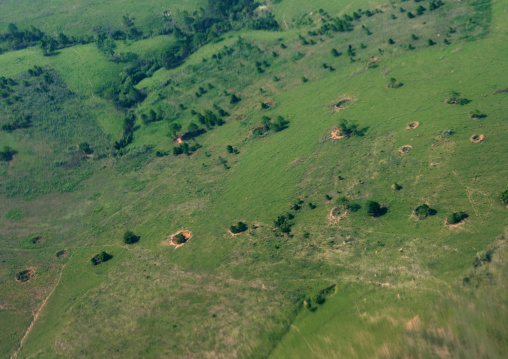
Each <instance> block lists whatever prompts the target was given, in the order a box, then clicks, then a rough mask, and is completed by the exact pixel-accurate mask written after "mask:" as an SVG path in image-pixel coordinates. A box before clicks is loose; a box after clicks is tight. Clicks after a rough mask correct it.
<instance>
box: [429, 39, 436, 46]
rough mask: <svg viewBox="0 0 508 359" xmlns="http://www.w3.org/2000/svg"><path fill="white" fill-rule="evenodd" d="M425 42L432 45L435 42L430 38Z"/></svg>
mask: <svg viewBox="0 0 508 359" xmlns="http://www.w3.org/2000/svg"><path fill="white" fill-rule="evenodd" d="M427 44H428V45H429V46H434V45H435V44H436V43H435V42H434V40H432V39H428V40H427Z"/></svg>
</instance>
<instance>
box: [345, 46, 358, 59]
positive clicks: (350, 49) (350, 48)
mask: <svg viewBox="0 0 508 359" xmlns="http://www.w3.org/2000/svg"><path fill="white" fill-rule="evenodd" d="M347 54H348V56H350V57H354V56H356V52H355V48H354V47H353V45H351V44H349V45H348V47H347Z"/></svg>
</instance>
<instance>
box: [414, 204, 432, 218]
mask: <svg viewBox="0 0 508 359" xmlns="http://www.w3.org/2000/svg"><path fill="white" fill-rule="evenodd" d="M413 213H414V215H415V216H416V217H418V219H425V218H427V217H428V216H433V215H435V214H436V213H437V211H436V210H435V209H433V208H430V206H429V205H428V204H426V203H424V204H422V205H420V206H418V207H416V208H415V209H414V212H413Z"/></svg>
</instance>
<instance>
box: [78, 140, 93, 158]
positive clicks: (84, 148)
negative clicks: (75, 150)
mask: <svg viewBox="0 0 508 359" xmlns="http://www.w3.org/2000/svg"><path fill="white" fill-rule="evenodd" d="M79 149H80V150H81V151H83V152H84V153H85V154H87V155H90V154H92V153H93V150H92V149H91V148H90V145H89V144H88V143H87V142H83V143H80V144H79Z"/></svg>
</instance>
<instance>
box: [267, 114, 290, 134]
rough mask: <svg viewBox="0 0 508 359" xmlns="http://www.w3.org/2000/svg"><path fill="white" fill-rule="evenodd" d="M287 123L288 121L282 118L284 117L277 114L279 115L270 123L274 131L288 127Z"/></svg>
mask: <svg viewBox="0 0 508 359" xmlns="http://www.w3.org/2000/svg"><path fill="white" fill-rule="evenodd" d="M288 124H289V121H286V120H285V119H284V117H282V116H280V115H279V116H277V118H276V119H275V121H274V122H273V123H272V125H271V128H273V130H274V131H275V132H279V131H282V130H284V129H286V128H288Z"/></svg>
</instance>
